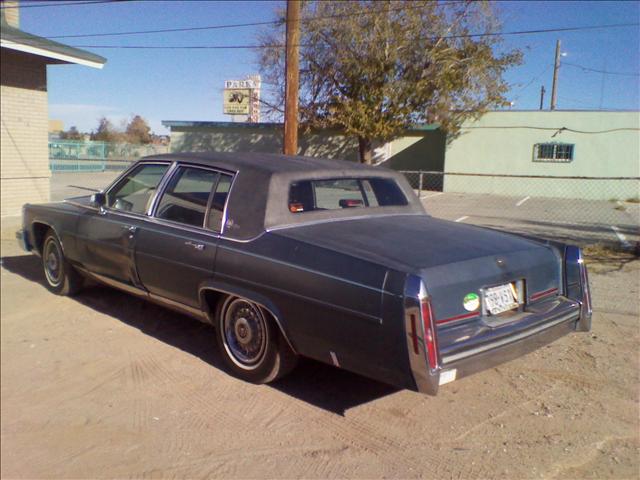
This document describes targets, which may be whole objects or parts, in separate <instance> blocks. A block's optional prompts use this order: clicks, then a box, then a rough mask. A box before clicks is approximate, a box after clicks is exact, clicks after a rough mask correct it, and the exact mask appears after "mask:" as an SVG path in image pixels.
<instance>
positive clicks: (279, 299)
mask: <svg viewBox="0 0 640 480" xmlns="http://www.w3.org/2000/svg"><path fill="white" fill-rule="evenodd" d="M215 271H216V273H215V275H216V277H217V278H218V279H220V281H222V282H225V283H228V284H232V285H236V286H238V287H242V288H246V289H250V290H252V291H255V292H257V293H259V294H260V295H262V296H264V297H266V298H268V299H269V300H270V301H271V302H272V304H274V305H275V306H276V307H277V310H278V315H279V317H280V318H279V319H280V322H281V324H282V326H283V329H284V330H285V333H286V334H287V336H288V337H289V340H290V341H291V343H292V344H293V346H294V348H295V349H296V351H297V352H298V353H299V354H301V355H304V356H307V357H310V358H314V359H316V360H320V361H323V362H326V363H333V362H332V359H331V354H330V352H334V353H335V354H336V356H337V359H338V362H339V364H340V367H343V368H345V369H347V370H351V371H354V372H357V373H360V374H362V375H366V376H369V377H372V378H375V379H378V380H381V381H384V382H387V383H391V384H395V385H398V386H402V387H405V386H408V384H407V382H408V379H407V377H406V374H407V368H408V366H407V365H406V363H407V362H406V358H407V356H406V342H405V341H404V326H403V325H404V324H403V317H402V289H403V284H404V274H402V273H399V272H389V271H388V270H387V269H386V268H385V267H383V266H381V265H378V264H375V263H373V262H370V261H365V260H362V259H358V258H354V257H353V256H349V255H345V254H342V253H339V252H336V251H333V250H330V249H325V248H321V247H318V246H314V245H310V244H308V243H305V242H301V241H298V240H294V239H291V238H287V237H284V236H280V235H278V234H277V233H273V232H272V233H265V234H264V235H262V236H260V237H259V238H258V239H256V240H253V241H251V242H247V243H242V242H234V241H230V240H226V239H221V241H220V244H219V246H218V252H217V256H216V268H215Z"/></svg>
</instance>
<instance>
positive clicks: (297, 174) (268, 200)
mask: <svg viewBox="0 0 640 480" xmlns="http://www.w3.org/2000/svg"><path fill="white" fill-rule="evenodd" d="M143 160H165V161H177V162H183V163H189V164H195V165H202V166H208V167H215V168H218V169H222V170H227V171H230V172H234V173H236V176H235V179H234V181H233V185H232V186H231V192H230V194H229V200H228V203H227V216H226V222H225V225H224V227H223V231H224V235H225V236H228V237H230V238H234V239H237V240H249V239H251V238H254V237H257V236H258V235H260V234H261V233H263V232H264V231H266V230H275V229H280V228H287V227H293V226H296V225H301V224H309V223H323V222H327V221H334V220H340V219H347V218H360V217H363V216H377V215H393V214H404V215H406V214H425V211H424V208H423V207H422V204H421V203H420V201H419V200H418V198H417V197H416V195H415V193H414V192H413V189H412V188H411V186H410V185H409V184H408V182H407V180H406V179H405V177H404V175H402V174H400V173H398V172H395V171H393V170H389V169H387V168H383V167H374V166H370V165H362V164H359V163H354V162H345V161H342V160H328V159H322V158H312V157H302V156H288V155H276V154H269V153H256V152H251V153H248V152H247V153H222V152H206V153H170V154H164V155H154V156H151V157H146V158H144V159H143ZM338 178H390V179H393V180H395V181H396V183H397V184H398V186H399V187H400V189H401V190H402V192H403V193H404V195H405V197H406V198H407V202H408V203H407V205H405V206H392V207H391V206H389V207H367V208H347V209H342V210H319V211H309V212H304V213H291V212H290V211H289V208H288V207H289V204H288V201H289V189H290V186H291V184H292V183H293V182H296V181H300V180H318V179H338Z"/></svg>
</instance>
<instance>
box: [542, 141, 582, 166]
mask: <svg viewBox="0 0 640 480" xmlns="http://www.w3.org/2000/svg"><path fill="white" fill-rule="evenodd" d="M574 147H575V145H573V144H571V143H536V144H535V145H534V146H533V161H534V162H551V163H568V162H571V161H572V160H573V152H574Z"/></svg>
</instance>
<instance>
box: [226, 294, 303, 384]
mask: <svg viewBox="0 0 640 480" xmlns="http://www.w3.org/2000/svg"><path fill="white" fill-rule="evenodd" d="M215 323H216V325H215V326H216V341H217V343H218V348H219V349H220V353H221V354H222V358H223V359H224V362H225V364H226V366H227V369H228V370H229V371H230V373H232V374H233V375H234V376H236V377H238V378H240V379H242V380H245V381H247V382H251V383H269V382H273V381H275V380H277V379H279V378H281V377H283V376H284V375H286V374H287V373H289V372H290V371H291V370H293V368H294V367H295V366H296V363H297V360H298V358H297V355H296V354H295V353H294V352H293V351H292V350H291V348H290V347H289V345H288V344H287V341H286V340H285V338H284V337H283V336H282V334H281V333H280V329H279V328H278V326H277V325H276V323H275V321H274V320H273V319H272V318H271V316H270V315H269V314H268V313H267V312H265V311H264V309H263V308H261V307H259V306H258V305H256V304H255V303H253V302H250V301H249V300H247V299H245V298H241V297H226V298H225V299H224V301H220V302H218V306H217V308H216V314H215Z"/></svg>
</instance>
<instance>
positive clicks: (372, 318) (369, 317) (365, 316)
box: [216, 272, 382, 325]
mask: <svg viewBox="0 0 640 480" xmlns="http://www.w3.org/2000/svg"><path fill="white" fill-rule="evenodd" d="M216 275H217V276H218V277H223V278H228V279H231V280H236V281H240V282H243V283H246V284H250V285H254V286H258V287H262V288H268V289H269V290H272V291H274V292H278V293H284V294H285V295H290V296H293V297H297V298H301V299H303V300H305V301H307V302H311V303H315V304H316V305H322V306H323V307H329V308H332V309H334V310H339V311H342V312H346V313H348V314H350V315H354V316H357V317H360V318H363V319H365V320H367V321H369V322H373V323H377V324H379V325H381V324H382V318H380V317H376V316H374V315H369V314H367V313H362V312H359V311H357V310H351V309H350V308H347V307H341V306H340V305H335V304H333V303H327V302H323V301H321V300H318V299H317V298H312V297H307V296H305V295H300V294H298V293H293V292H291V291H290V290H282V289H281V288H276V287H274V286H271V285H264V284H261V283H257V282H252V281H251V280H247V279H245V278H239V277H233V276H231V275H225V274H224V273H218V272H216Z"/></svg>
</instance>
